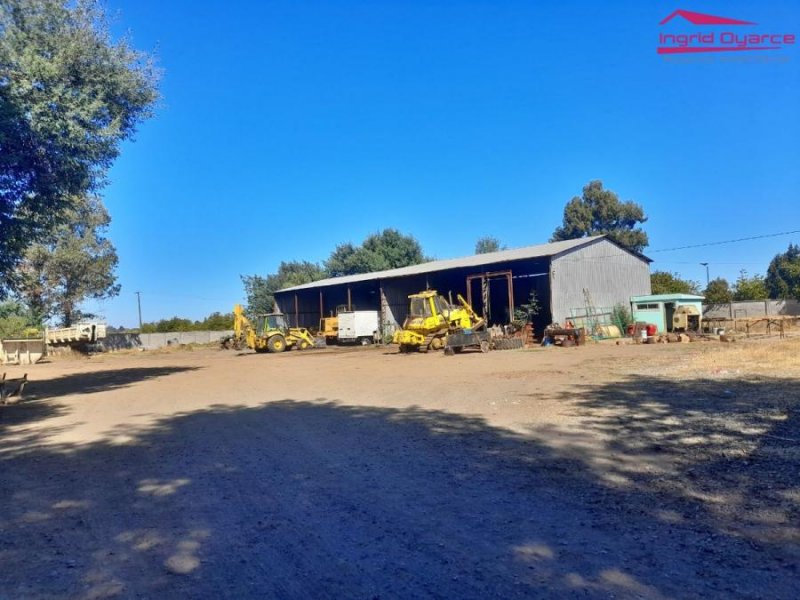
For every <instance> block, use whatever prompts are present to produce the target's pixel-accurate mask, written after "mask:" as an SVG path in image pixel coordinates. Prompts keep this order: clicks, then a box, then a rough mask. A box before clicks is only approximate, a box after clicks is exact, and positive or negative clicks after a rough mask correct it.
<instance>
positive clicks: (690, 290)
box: [650, 271, 700, 294]
mask: <svg viewBox="0 0 800 600" xmlns="http://www.w3.org/2000/svg"><path fill="white" fill-rule="evenodd" d="M650 287H651V288H652V292H653V293H654V294H699V293H700V284H699V283H698V282H697V281H691V280H689V279H681V277H680V275H678V274H677V273H669V272H667V271H653V272H652V273H651V274H650Z"/></svg>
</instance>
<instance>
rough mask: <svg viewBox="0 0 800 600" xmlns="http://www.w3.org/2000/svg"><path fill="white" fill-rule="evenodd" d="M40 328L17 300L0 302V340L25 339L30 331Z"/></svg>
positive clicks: (39, 324)
mask: <svg viewBox="0 0 800 600" xmlns="http://www.w3.org/2000/svg"><path fill="white" fill-rule="evenodd" d="M39 326H41V323H39V322H37V321H36V320H35V319H34V318H33V315H32V314H31V312H30V311H29V310H28V309H27V307H26V306H25V305H24V304H22V303H21V302H19V301H17V300H7V301H5V302H0V340H4V339H9V338H19V337H25V336H26V333H28V331H29V330H31V329H36V328H38V327H39Z"/></svg>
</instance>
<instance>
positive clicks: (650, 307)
mask: <svg viewBox="0 0 800 600" xmlns="http://www.w3.org/2000/svg"><path fill="white" fill-rule="evenodd" d="M659 308H660V307H659V305H658V304H637V305H636V310H658V309H659Z"/></svg>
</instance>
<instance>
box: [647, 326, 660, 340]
mask: <svg viewBox="0 0 800 600" xmlns="http://www.w3.org/2000/svg"><path fill="white" fill-rule="evenodd" d="M657 331H658V328H657V327H656V326H655V325H653V324H650V325H648V326H647V337H653V336H654V335H655V334H656V332H657Z"/></svg>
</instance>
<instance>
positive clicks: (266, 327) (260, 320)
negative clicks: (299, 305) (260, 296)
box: [256, 313, 289, 335]
mask: <svg viewBox="0 0 800 600" xmlns="http://www.w3.org/2000/svg"><path fill="white" fill-rule="evenodd" d="M276 330H277V331H280V332H282V333H286V332H287V331H288V330H289V326H288V324H287V323H286V315H283V314H281V313H270V314H268V315H259V316H258V317H257V320H256V331H258V333H259V334H260V335H264V334H265V333H267V332H268V331H276Z"/></svg>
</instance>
